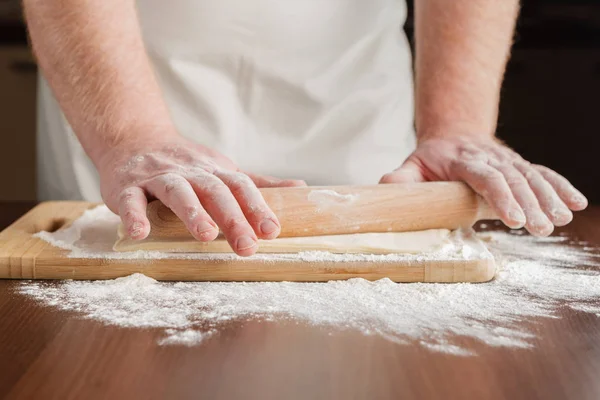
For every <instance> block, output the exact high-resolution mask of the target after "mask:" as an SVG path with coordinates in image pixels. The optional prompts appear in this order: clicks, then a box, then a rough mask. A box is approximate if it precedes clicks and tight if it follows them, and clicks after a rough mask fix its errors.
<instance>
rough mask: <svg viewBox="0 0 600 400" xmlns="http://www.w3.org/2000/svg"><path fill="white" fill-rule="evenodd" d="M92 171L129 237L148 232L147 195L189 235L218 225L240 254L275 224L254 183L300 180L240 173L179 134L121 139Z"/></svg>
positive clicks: (201, 235)
mask: <svg viewBox="0 0 600 400" xmlns="http://www.w3.org/2000/svg"><path fill="white" fill-rule="evenodd" d="M99 164H100V165H98V167H99V168H98V170H99V173H100V182H101V190H102V197H103V199H104V201H105V203H106V205H107V206H108V207H109V208H110V209H111V210H112V211H113V212H115V213H117V214H119V215H120V216H121V219H122V221H123V225H124V226H125V228H126V230H127V233H128V235H129V236H130V237H131V238H132V239H140V240H141V239H144V238H146V237H147V236H148V234H149V232H150V223H149V221H148V219H147V217H146V206H147V204H148V200H149V199H154V198H156V199H159V200H160V201H162V202H163V203H164V204H165V205H166V206H168V207H169V208H171V210H173V212H174V213H175V214H176V215H177V216H178V217H179V218H180V219H181V220H182V221H183V222H184V223H185V225H186V227H187V228H188V230H189V231H190V233H191V234H192V235H193V237H194V238H196V239H197V240H200V241H211V240H214V239H215V238H216V237H217V235H218V233H219V228H221V230H222V231H223V234H224V235H225V237H226V238H227V241H228V242H229V244H230V245H231V248H232V249H233V250H234V251H235V252H236V253H237V254H238V255H242V256H249V255H252V254H254V253H255V252H256V250H257V240H258V238H261V239H273V238H275V237H277V236H278V235H279V232H280V230H281V227H280V225H279V221H278V220H277V217H276V216H275V214H274V213H273V211H272V210H271V209H270V208H269V206H268V205H267V204H266V203H265V201H264V199H263V197H262V195H261V193H260V191H259V190H258V188H257V187H276V186H303V185H305V183H304V182H303V181H296V180H280V179H277V178H272V177H267V176H259V175H253V174H249V173H243V172H241V171H239V170H238V168H237V167H236V166H235V165H234V164H233V162H232V161H231V160H229V159H228V158H227V157H225V156H223V155H221V154H219V153H218V152H216V151H213V150H211V149H209V148H207V147H204V146H201V145H198V144H196V143H193V142H191V141H189V140H187V139H184V138H182V137H173V136H171V137H169V138H168V139H165V140H163V141H160V140H158V141H156V142H153V143H147V142H145V143H136V144H127V145H125V144H121V145H119V146H116V147H114V148H113V149H112V150H111V151H110V152H108V153H107V154H105V155H103V157H102V159H101V161H100V163H99Z"/></svg>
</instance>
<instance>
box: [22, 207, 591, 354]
mask: <svg viewBox="0 0 600 400" xmlns="http://www.w3.org/2000/svg"><path fill="white" fill-rule="evenodd" d="M117 224H118V218H117V217H116V216H114V215H113V214H112V213H110V211H108V210H107V209H106V208H105V207H98V208H95V209H93V210H89V211H88V212H86V213H85V214H84V215H83V217H82V218H80V219H79V220H77V221H75V222H74V223H73V224H72V225H71V226H70V227H68V228H66V229H63V230H60V231H57V232H55V233H47V232H42V233H40V234H38V236H39V237H41V238H43V239H44V240H47V241H49V242H50V243H52V244H54V245H56V246H58V247H62V248H65V249H68V250H70V257H102V258H111V257H112V258H114V257H119V258H164V257H181V256H183V257H193V258H198V259H200V260H201V259H203V257H214V255H211V256H206V255H197V254H195V255H169V254H165V253H157V252H135V253H117V254H116V253H114V252H111V247H112V244H113V242H114V240H115V232H116V225H117ZM461 234H462V233H461ZM480 237H481V238H482V239H483V240H486V241H488V245H489V247H490V249H491V250H492V252H493V253H494V254H495V255H496V259H497V260H499V264H501V268H500V270H499V272H498V274H497V277H496V279H495V280H494V281H492V282H490V283H485V284H420V283H415V284H396V283H394V282H392V281H390V280H388V279H382V280H379V281H376V282H369V281H366V280H363V279H352V280H349V281H333V282H328V283H292V282H278V283H274V282H270V283H269V282H262V283H261V282H258V283H221V282H178V283H161V282H157V281H155V280H154V279H152V278H149V277H146V276H144V275H141V274H134V275H131V276H129V277H125V278H119V279H115V280H111V281H95V282H87V281H65V282H60V283H59V282H40V281H37V282H36V281H28V282H24V283H23V284H22V285H21V286H20V288H19V291H20V292H21V293H23V294H25V295H28V296H31V297H33V298H35V299H38V300H40V301H41V302H43V303H44V304H47V305H49V306H54V307H57V308H59V309H63V310H72V311H77V312H79V313H81V315H82V316H83V317H87V318H93V319H95V320H99V321H102V322H104V323H106V324H111V325H117V326H122V327H136V328H160V329H163V331H164V336H163V338H162V339H161V340H160V341H159V344H161V345H186V346H194V345H198V344H199V343H201V342H202V341H204V340H210V337H211V336H213V335H216V334H218V332H219V329H220V327H222V326H223V324H225V323H227V321H231V320H242V319H259V320H281V319H290V320H295V321H305V322H307V323H310V324H314V325H318V326H323V327H326V328H327V329H329V330H330V332H335V331H338V330H343V329H352V330H357V331H359V332H362V333H363V334H365V335H380V336H382V337H385V338H387V339H389V340H392V341H394V342H397V343H401V344H403V343H419V344H420V345H422V346H423V347H425V348H427V349H430V350H431V351H437V352H445V353H449V354H454V355H460V356H468V355H473V352H472V351H471V350H469V349H466V348H463V347H461V346H460V345H458V344H457V343H456V338H457V337H467V338H473V339H477V340H479V341H481V342H483V343H485V344H487V345H490V346H506V347H516V348H527V347H531V346H532V343H533V339H534V334H533V333H532V330H531V327H532V324H535V323H536V321H535V318H558V317H559V315H560V314H559V313H558V311H559V310H560V309H561V308H563V307H568V308H570V309H573V310H577V311H580V312H585V313H589V314H590V315H591V316H592V317H593V318H595V317H596V316H598V317H600V252H599V251H598V249H597V248H595V247H592V246H590V245H589V244H588V243H586V242H579V241H576V240H573V239H571V238H569V237H565V236H562V235H561V236H554V237H549V238H534V237H531V236H528V235H526V234H524V231H521V230H519V231H511V232H510V233H505V232H499V231H488V232H485V233H483V234H480ZM462 239H464V238H462ZM462 239H461V240H462ZM457 243H458V242H457ZM461 243H464V241H463V242H461ZM409 256H410V255H382V256H373V255H339V254H337V255H336V254H330V253H324V252H305V253H301V254H299V255H289V256H287V257H283V256H280V255H262V256H257V257H267V259H268V260H270V261H274V262H282V261H293V260H296V261H297V260H304V261H315V260H324V259H327V260H335V261H340V262H346V261H351V260H354V259H368V260H371V261H374V262H385V261H393V260H395V259H397V258H394V257H409ZM441 256H444V257H461V258H468V257H471V256H473V257H475V256H476V257H482V256H490V257H491V254H490V253H489V252H488V251H487V250H486V249H485V248H483V249H481V248H479V247H477V246H476V245H473V246H464V245H461V246H458V245H457V244H456V243H454V244H450V245H449V246H447V247H446V248H445V249H441V250H440V251H439V252H437V254H434V255H427V256H422V255H421V256H414V257H433V258H435V257H441ZM219 257H236V256H234V255H220V256H219ZM282 257H283V258H282ZM289 257H291V258H289ZM357 257H359V258H357ZM361 257H362V258H361Z"/></svg>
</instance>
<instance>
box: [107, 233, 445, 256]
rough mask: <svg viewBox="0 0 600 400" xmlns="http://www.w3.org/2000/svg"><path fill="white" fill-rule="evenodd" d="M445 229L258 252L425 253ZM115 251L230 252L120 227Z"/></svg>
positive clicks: (301, 240)
mask: <svg viewBox="0 0 600 400" xmlns="http://www.w3.org/2000/svg"><path fill="white" fill-rule="evenodd" d="M449 235H450V231H449V230H447V229H430V230H426V231H416V232H389V233H355V234H350V235H331V236H311V237H289V238H279V239H273V240H259V245H258V252H259V253H298V252H301V251H328V252H331V253H342V254H343V253H361V254H390V253H412V254H415V253H424V252H431V251H435V250H436V249H438V248H439V247H441V246H443V245H444V244H446V243H449V242H450V239H449ZM114 250H116V251H137V250H146V251H163V252H169V253H232V252H233V251H232V250H231V247H230V246H229V244H228V243H227V241H226V240H225V239H224V238H223V237H221V236H219V237H218V238H217V239H215V240H214V241H212V242H208V243H203V242H199V241H197V240H195V239H193V238H192V237H191V236H190V237H186V238H154V237H149V238H147V239H145V240H142V241H134V240H131V239H129V238H127V237H125V235H124V233H123V230H122V229H121V228H119V239H118V240H117V242H116V243H115V246H114Z"/></svg>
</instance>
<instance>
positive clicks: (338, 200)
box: [308, 189, 359, 212]
mask: <svg viewBox="0 0 600 400" xmlns="http://www.w3.org/2000/svg"><path fill="white" fill-rule="evenodd" d="M358 196H359V195H357V194H341V193H338V192H336V191H335V190H331V189H315V190H311V191H310V193H309V194H308V201H310V202H312V203H314V204H315V205H316V206H317V207H316V211H317V212H323V211H326V210H327V209H329V208H331V207H334V206H338V205H340V204H341V205H350V204H352V203H353V202H354V201H355V200H356V199H358Z"/></svg>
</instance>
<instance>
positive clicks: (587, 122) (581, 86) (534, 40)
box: [0, 0, 600, 204]
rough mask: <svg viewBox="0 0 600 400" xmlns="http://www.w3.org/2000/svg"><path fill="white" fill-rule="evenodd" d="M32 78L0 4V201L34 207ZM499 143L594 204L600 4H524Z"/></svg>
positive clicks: (597, 199)
mask: <svg viewBox="0 0 600 400" xmlns="http://www.w3.org/2000/svg"><path fill="white" fill-rule="evenodd" d="M409 9H410V10H411V11H412V0H411V1H409ZM405 30H406V32H407V34H408V35H409V37H411V38H412V19H411V18H409V20H408V22H407V24H406V26H405ZM36 75H37V68H36V65H35V62H34V60H33V57H32V56H31V53H30V51H29V50H28V47H27V35H26V30H25V27H24V24H23V22H22V19H21V11H20V8H19V0H0V130H1V134H0V188H1V189H0V201H34V200H35V199H36V190H35V188H36V183H35V179H36V164H35V152H36V144H35V143H36V140H35V136H36V132H35V131H36V122H35V109H36ZM498 136H499V137H500V138H502V139H503V140H504V141H505V142H506V143H508V145H510V146H511V147H512V148H514V149H515V150H516V151H518V152H519V153H520V154H522V155H523V157H525V158H526V159H528V160H530V161H532V162H534V163H539V164H544V165H547V166H549V167H551V168H553V169H555V170H556V171H558V172H560V173H561V174H563V175H564V176H566V177H567V178H568V179H569V180H571V182H573V183H574V184H575V185H576V186H577V187H578V188H579V189H580V190H581V191H582V192H583V193H584V194H585V195H587V196H588V198H589V199H590V200H591V201H592V202H593V203H596V204H600V163H599V158H600V154H598V151H600V1H598V0H523V5H522V12H521V16H520V18H519V23H518V28H517V34H516V37H515V46H514V49H513V55H512V59H511V61H510V63H509V65H508V69H507V74H506V78H505V83H504V88H503V91H502V101H501V105H500V121H499V127H498Z"/></svg>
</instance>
